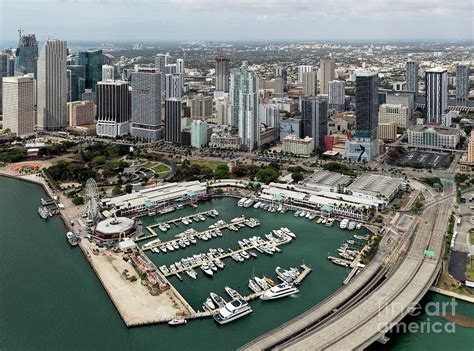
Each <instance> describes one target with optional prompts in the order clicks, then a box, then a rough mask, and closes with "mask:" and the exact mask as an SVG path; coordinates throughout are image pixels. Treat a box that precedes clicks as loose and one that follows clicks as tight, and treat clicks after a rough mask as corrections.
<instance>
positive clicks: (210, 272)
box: [201, 264, 214, 277]
mask: <svg viewBox="0 0 474 351" xmlns="http://www.w3.org/2000/svg"><path fill="white" fill-rule="evenodd" d="M201 270H202V271H203V272H204V273H206V274H207V275H208V276H209V277H212V276H213V275H214V272H213V271H212V269H211V268H210V267H209V266H208V265H207V264H203V265H202V266H201Z"/></svg>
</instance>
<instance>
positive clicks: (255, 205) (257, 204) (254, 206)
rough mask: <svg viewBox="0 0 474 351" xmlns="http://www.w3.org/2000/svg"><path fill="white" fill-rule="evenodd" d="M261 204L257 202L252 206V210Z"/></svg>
mask: <svg viewBox="0 0 474 351" xmlns="http://www.w3.org/2000/svg"><path fill="white" fill-rule="evenodd" d="M261 204H262V203H261V202H260V201H258V202H256V203H255V204H254V205H253V208H259V207H260V205H261Z"/></svg>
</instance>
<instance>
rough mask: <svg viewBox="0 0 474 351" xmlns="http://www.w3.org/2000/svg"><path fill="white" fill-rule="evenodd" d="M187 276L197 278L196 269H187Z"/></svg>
mask: <svg viewBox="0 0 474 351" xmlns="http://www.w3.org/2000/svg"><path fill="white" fill-rule="evenodd" d="M186 274H187V275H189V276H190V277H191V278H193V279H196V278H197V273H196V271H195V270H194V269H187V270H186Z"/></svg>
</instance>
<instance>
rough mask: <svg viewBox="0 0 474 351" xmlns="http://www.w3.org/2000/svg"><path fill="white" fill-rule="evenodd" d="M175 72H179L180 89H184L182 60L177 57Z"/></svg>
mask: <svg viewBox="0 0 474 351" xmlns="http://www.w3.org/2000/svg"><path fill="white" fill-rule="evenodd" d="M176 73H177V74H179V78H180V82H181V91H183V89H184V60H183V59H177V60H176Z"/></svg>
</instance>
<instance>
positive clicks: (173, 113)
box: [165, 98, 183, 144]
mask: <svg viewBox="0 0 474 351" xmlns="http://www.w3.org/2000/svg"><path fill="white" fill-rule="evenodd" d="M182 111H183V102H182V101H181V100H180V99H177V98H170V99H166V100H165V140H166V141H168V142H170V143H175V144H181V117H182Z"/></svg>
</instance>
